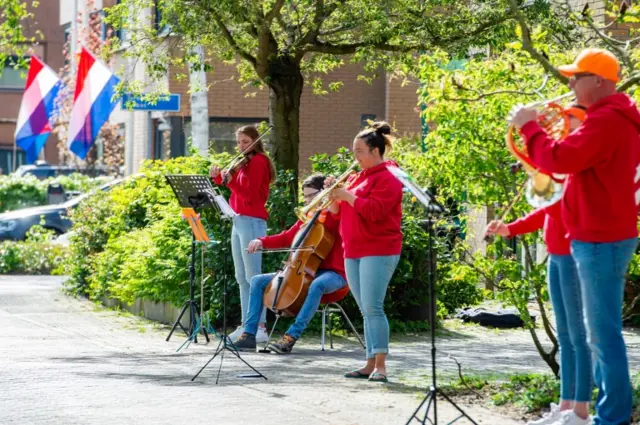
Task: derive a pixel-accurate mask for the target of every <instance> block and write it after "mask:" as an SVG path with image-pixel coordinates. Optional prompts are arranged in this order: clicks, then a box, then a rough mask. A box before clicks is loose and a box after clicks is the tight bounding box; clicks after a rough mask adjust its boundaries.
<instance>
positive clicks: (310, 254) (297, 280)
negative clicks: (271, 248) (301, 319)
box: [262, 162, 358, 317]
mask: <svg viewBox="0 0 640 425" xmlns="http://www.w3.org/2000/svg"><path fill="white" fill-rule="evenodd" d="M357 165H358V164H357V163H356V162H354V163H353V164H352V165H351V166H350V167H349V168H348V169H347V171H345V172H344V173H343V174H342V175H341V176H340V177H338V179H336V181H335V183H334V184H333V185H332V186H331V187H329V188H326V189H324V190H323V191H322V192H321V193H320V194H318V196H316V197H315V198H314V200H313V201H311V202H310V203H309V205H307V206H306V207H305V208H303V209H302V210H300V211H298V217H299V218H300V220H301V221H305V218H307V217H309V215H310V213H311V211H312V210H313V209H315V212H314V213H313V216H312V217H311V219H310V220H308V221H307V222H306V224H304V225H303V226H302V227H301V228H300V230H299V231H298V233H297V234H296V236H295V238H293V243H292V244H291V248H290V249H288V250H287V251H289V252H290V254H289V257H288V259H287V261H284V267H283V268H282V270H280V271H278V272H277V273H276V275H275V276H274V277H273V279H271V282H269V285H268V286H267V288H266V290H265V293H264V296H263V298H262V302H263V303H264V305H265V307H266V308H268V309H270V310H271V311H273V312H274V313H276V314H277V315H279V316H283V317H294V316H296V315H297V314H298V312H299V311H300V308H302V304H303V303H304V300H305V299H306V298H307V292H308V291H309V286H310V285H311V282H312V281H313V279H315V277H316V273H317V272H318V268H319V267H320V265H321V264H322V262H323V261H324V259H325V258H327V255H329V252H330V251H331V248H332V247H333V241H334V236H333V235H332V234H331V233H330V232H328V231H327V230H326V229H325V228H324V225H323V224H322V223H323V222H324V217H325V216H326V213H325V212H324V210H325V209H326V208H327V207H328V206H329V204H330V203H331V201H329V199H328V198H329V194H330V193H331V192H332V191H333V190H334V189H335V188H337V187H338V186H340V185H342V184H343V183H344V182H345V181H346V180H347V178H349V176H350V175H351V174H352V173H353V170H354V168H355V167H356V166H357Z"/></svg>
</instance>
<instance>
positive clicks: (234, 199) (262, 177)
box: [213, 153, 271, 220]
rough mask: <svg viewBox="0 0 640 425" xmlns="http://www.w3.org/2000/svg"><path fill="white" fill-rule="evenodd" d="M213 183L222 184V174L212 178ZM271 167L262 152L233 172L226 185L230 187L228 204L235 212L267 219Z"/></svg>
mask: <svg viewBox="0 0 640 425" xmlns="http://www.w3.org/2000/svg"><path fill="white" fill-rule="evenodd" d="M213 181H214V183H215V184H222V175H221V174H218V175H217V176H216V177H215V178H214V179H213ZM270 182H271V167H270V166H269V158H267V157H266V155H264V154H262V153H258V154H256V155H254V156H253V157H252V158H251V159H250V160H249V162H248V163H247V165H245V166H244V167H242V168H241V169H240V170H238V171H237V172H235V173H234V174H233V176H232V177H231V180H230V181H229V184H227V186H228V187H229V189H231V198H230V199H229V205H230V206H231V208H232V209H233V211H235V212H236V213H237V214H240V215H246V216H248V217H256V218H262V219H264V220H267V219H268V218H269V214H267V208H266V207H265V205H266V203H267V199H269V184H270Z"/></svg>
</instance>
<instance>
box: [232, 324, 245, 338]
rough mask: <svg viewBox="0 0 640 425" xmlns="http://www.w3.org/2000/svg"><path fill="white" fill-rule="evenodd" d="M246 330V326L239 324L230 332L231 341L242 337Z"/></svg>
mask: <svg viewBox="0 0 640 425" xmlns="http://www.w3.org/2000/svg"><path fill="white" fill-rule="evenodd" d="M243 332H244V327H243V326H242V325H240V326H238V327H237V328H236V330H235V331H233V332H232V333H230V334H229V338H230V339H231V341H235V340H236V339H238V338H240V335H242V333H243Z"/></svg>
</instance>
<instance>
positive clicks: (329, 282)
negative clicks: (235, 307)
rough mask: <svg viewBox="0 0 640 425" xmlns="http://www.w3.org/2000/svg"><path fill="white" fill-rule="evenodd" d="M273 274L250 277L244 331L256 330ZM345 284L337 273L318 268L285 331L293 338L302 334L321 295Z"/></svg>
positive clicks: (253, 332) (316, 309) (252, 331)
mask: <svg viewBox="0 0 640 425" xmlns="http://www.w3.org/2000/svg"><path fill="white" fill-rule="evenodd" d="M275 275H276V274H275V273H269V274H260V275H257V276H254V277H253V279H251V297H250V301H249V313H248V315H247V323H246V324H245V326H244V331H245V332H247V333H250V334H252V335H255V334H256V332H257V331H258V317H259V315H260V314H261V313H260V312H264V311H266V309H265V308H264V304H263V302H262V297H263V296H264V291H265V290H266V289H267V286H268V285H269V282H271V279H273V277H274V276H275ZM346 284H347V282H345V280H344V279H343V278H342V276H340V275H339V274H338V273H336V272H334V271H331V270H318V273H316V278H315V279H313V281H312V282H311V285H310V286H309V292H308V293H307V298H306V299H305V300H304V303H302V308H300V311H299V312H298V315H297V316H296V321H295V322H294V323H293V324H292V325H291V326H290V327H289V329H288V330H287V333H288V334H289V335H291V336H292V337H294V338H295V339H298V338H300V335H302V332H304V330H305V329H306V327H307V325H308V324H309V322H310V321H311V319H312V318H313V315H314V314H316V311H318V306H319V305H320V299H321V298H322V296H323V295H324V294H330V293H332V292H335V291H337V290H338V289H341V288H343V287H344V285H346Z"/></svg>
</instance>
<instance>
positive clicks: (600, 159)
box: [521, 93, 640, 242]
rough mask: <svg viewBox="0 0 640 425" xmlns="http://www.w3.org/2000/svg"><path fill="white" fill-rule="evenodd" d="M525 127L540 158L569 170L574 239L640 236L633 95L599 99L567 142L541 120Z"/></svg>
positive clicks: (565, 201) (637, 121)
mask: <svg viewBox="0 0 640 425" xmlns="http://www.w3.org/2000/svg"><path fill="white" fill-rule="evenodd" d="M521 132H522V134H523V136H524V137H525V138H526V140H527V151H528V152H529V156H530V157H531V160H532V161H533V163H534V164H536V165H538V166H539V167H541V168H542V169H544V170H547V171H548V172H552V173H561V174H569V176H568V177H567V179H566V181H565V188H564V195H563V197H562V201H561V202H562V220H563V221H564V225H565V226H566V227H567V230H568V237H569V239H570V240H579V241H582V242H615V241H621V240H625V239H631V238H635V237H637V236H638V228H637V216H638V201H639V200H640V191H639V188H640V186H639V184H638V183H639V182H638V180H639V179H640V167H639V165H640V135H639V132H640V113H639V112H638V109H637V107H636V105H635V103H634V102H633V100H631V98H629V96H627V95H626V94H624V93H616V94H613V95H611V96H607V97H605V98H603V99H601V100H599V101H598V102H596V103H595V104H593V105H592V106H591V107H589V109H587V118H586V120H585V121H584V122H583V124H582V126H581V127H580V128H578V129H577V130H576V131H574V132H573V133H571V134H570V135H569V136H567V137H566V138H565V139H564V140H563V141H562V142H556V141H554V140H553V139H551V138H549V137H548V136H547V134H546V133H545V132H544V131H543V130H542V129H541V128H540V126H539V125H538V123H537V122H535V121H531V122H529V123H527V124H526V125H525V126H523V127H522V129H521Z"/></svg>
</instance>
